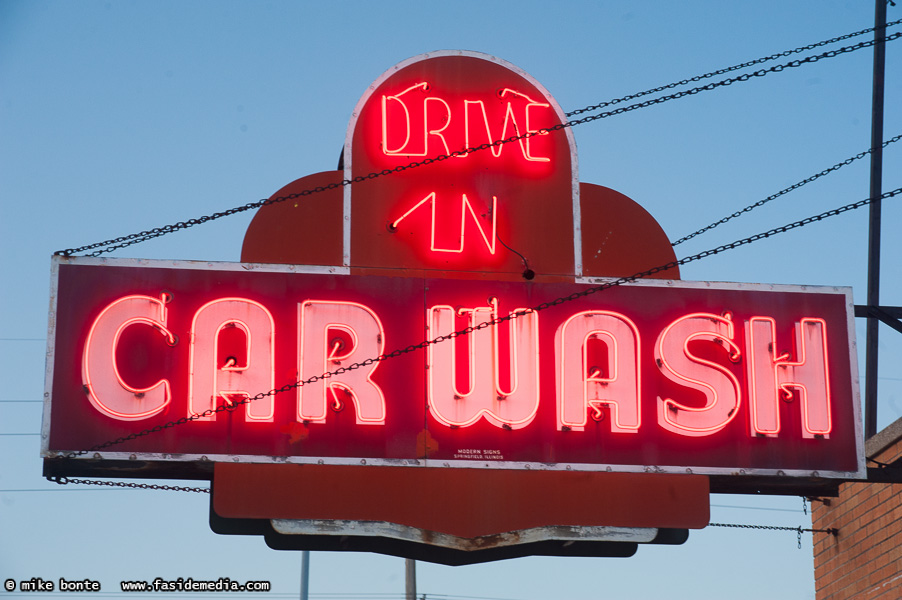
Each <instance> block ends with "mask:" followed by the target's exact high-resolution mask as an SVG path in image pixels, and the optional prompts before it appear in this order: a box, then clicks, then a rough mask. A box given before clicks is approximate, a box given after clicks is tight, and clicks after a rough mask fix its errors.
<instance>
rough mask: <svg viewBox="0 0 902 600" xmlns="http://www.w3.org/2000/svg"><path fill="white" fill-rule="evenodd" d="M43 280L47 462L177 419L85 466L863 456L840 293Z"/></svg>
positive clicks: (714, 469) (853, 462)
mask: <svg viewBox="0 0 902 600" xmlns="http://www.w3.org/2000/svg"><path fill="white" fill-rule="evenodd" d="M54 278H55V292H54V319H53V322H52V323H53V327H52V331H51V340H52V346H51V350H52V353H51V359H50V361H49V363H48V370H49V377H48V389H47V391H48V401H47V405H46V411H47V417H48V419H47V420H46V421H45V430H44V452H45V455H46V456H53V455H55V454H58V453H66V452H70V451H78V450H85V449H90V448H92V447H94V446H96V445H98V444H101V443H103V442H106V441H108V440H113V439H117V438H120V437H124V436H128V435H129V434H132V433H135V432H140V431H142V430H147V429H153V428H157V427H160V426H165V424H167V423H169V422H172V421H180V420H181V421H184V420H186V419H190V420H189V422H187V423H184V424H180V425H178V426H175V427H171V428H167V429H165V430H164V431H161V432H155V433H151V434H148V435H143V436H140V437H137V438H135V439H132V440H129V441H126V442H122V443H119V444H117V445H115V446H112V447H109V448H108V449H105V450H103V451H101V452H99V454H100V455H101V456H102V457H106V458H128V457H131V456H134V457H139V458H141V457H143V458H153V459H155V460H164V461H165V460H172V461H194V460H199V459H201V458H202V457H206V458H207V459H210V460H217V461H251V462H272V461H273V460H277V461H287V462H298V463H333V464H361V463H363V464H369V465H380V464H383V465H403V464H408V465H420V466H427V467H428V466H449V465H450V466H456V467H486V466H488V467H503V468H514V469H528V468H543V469H590V470H618V471H648V470H653V471H655V472H686V471H691V472H694V473H712V474H714V473H730V472H735V471H739V470H744V471H746V472H748V473H758V474H778V473H780V474H786V475H792V474H800V475H805V476H811V475H812V473H813V472H815V471H816V472H817V474H818V475H820V476H825V477H829V476H848V474H849V473H854V472H857V471H858V469H859V466H860V465H859V461H858V458H857V457H858V456H859V454H858V453H857V447H858V444H859V443H860V440H859V438H858V427H857V424H858V420H859V417H858V414H857V411H856V409H857V397H856V393H855V387H854V385H853V381H854V378H853V372H852V371H851V370H850V366H851V364H852V363H851V361H850V339H851V338H850V323H851V319H850V314H849V311H850V307H851V297H850V294H849V291H848V290H847V289H834V288H827V289H822V288H802V287H796V286H757V285H737V284H708V283H683V282H655V283H639V284H633V285H624V286H617V287H614V288H610V289H606V290H603V291H601V292H599V293H595V294H591V295H588V296H585V297H579V298H577V299H575V300H572V301H569V302H563V303H560V304H557V305H553V301H554V300H555V299H557V298H563V297H567V296H570V295H572V294H577V295H579V293H580V292H583V291H585V290H587V289H590V287H591V284H589V283H583V284H564V283H545V284H537V283H533V282H487V281H454V280H446V279H427V278H414V277H379V276H354V275H339V276H336V275H331V274H325V273H307V272H302V270H299V269H296V268H291V267H279V266H270V267H267V266H261V265H254V266H250V265H247V264H215V263H214V264H196V263H172V262H153V261H132V260H99V259H65V258H60V259H56V260H55V261H54ZM548 304H552V305H551V306H548ZM508 317H510V318H508ZM502 319H503V320H502ZM463 331H466V332H468V333H466V334H463V333H462V334H460V335H457V336H455V335H454V332H463ZM423 340H429V341H430V343H428V344H425V345H424V346H423V347H421V348H417V349H413V348H415V347H416V346H417V345H418V344H419V343H420V342H422V341H423ZM407 348H411V350H409V351H406V352H401V353H395V352H393V351H395V350H404V349H407ZM330 373H331V374H330ZM323 374H326V375H325V376H324V377H319V376H322V375H323ZM298 381H301V382H306V383H304V384H303V385H300V386H296V387H295V386H294V384H295V382H298ZM278 388H283V391H281V392H279V393H273V394H271V395H266V396H263V397H260V398H258V399H256V400H254V401H252V402H249V403H241V402H239V400H242V399H246V398H249V397H254V396H256V395H257V394H258V393H259V392H265V391H270V390H275V389H278ZM217 407H225V409H222V408H221V409H220V410H218V411H217V410H216V408H217ZM229 407H234V408H229ZM89 456H94V455H93V454H90V455H89Z"/></svg>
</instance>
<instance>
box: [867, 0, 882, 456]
mask: <svg viewBox="0 0 902 600" xmlns="http://www.w3.org/2000/svg"><path fill="white" fill-rule="evenodd" d="M874 27H875V28H876V29H874V39H875V40H879V39H881V38H885V37H886V0H876V8H875V13H874ZM885 64H886V42H884V41H881V42H877V43H876V44H874V77H873V90H872V95H871V188H870V197H871V198H879V197H880V195H881V194H882V193H883V77H884V72H885ZM880 213H881V207H880V200H876V201H874V202H872V203H871V205H870V224H869V227H868V306H869V307H871V306H879V305H880ZM879 326H880V321H879V320H878V319H877V318H876V317H870V316H869V317H868V320H867V338H866V344H867V347H866V355H865V380H864V381H865V391H864V406H865V409H864V411H865V415H864V422H865V438H870V437H873V436H874V435H876V434H877V376H878V364H879V363H878V360H877V355H878V337H877V336H878V328H879Z"/></svg>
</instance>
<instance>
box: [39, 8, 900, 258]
mask: <svg viewBox="0 0 902 600" xmlns="http://www.w3.org/2000/svg"><path fill="white" fill-rule="evenodd" d="M898 22H899V21H894V22H893V23H892V24H893V25H895V24H896V23H898ZM849 35H850V36H852V35H857V34H849ZM900 36H902V33H895V34H893V35H891V36H887V37H886V38H881V40H883V41H887V42H888V41H891V40H895V39H897V38H899V37H900ZM881 40H868V41H865V42H860V43H858V44H855V45H854V46H845V47H843V48H839V49H836V50H831V51H828V52H824V53H822V54H817V55H812V56H808V57H805V58H803V59H797V60H793V61H790V62H788V63H784V64H780V65H774V66H772V67H770V68H768V69H760V70H758V71H755V72H753V73H746V74H743V75H739V76H736V77H732V78H729V79H723V80H721V81H717V82H713V83H709V84H707V85H703V86H699V87H695V88H692V89H688V90H683V91H680V92H677V93H674V94H670V95H667V96H660V97H658V98H654V99H652V100H646V101H644V102H639V103H636V104H631V105H629V106H624V107H620V108H616V109H614V110H610V111H606V112H602V113H598V114H596V115H591V116H588V117H583V118H581V119H572V120H569V121H566V122H563V123H558V124H556V125H554V126H552V127H549V128H547V129H540V130H537V131H528V132H526V133H524V134H520V135H513V136H510V137H508V138H506V139H499V140H495V141H493V142H491V143H485V144H480V145H478V146H472V147H469V148H464V149H462V150H457V151H454V152H451V153H449V154H441V155H438V156H435V157H432V158H426V159H423V160H420V161H415V162H411V163H408V164H406V165H399V166H397V167H395V168H393V169H383V170H381V171H374V172H372V173H369V174H367V175H358V176H357V177H353V178H351V179H343V180H341V181H340V182H334V183H330V184H328V185H324V186H318V187H315V188H310V189H306V190H303V191H300V192H297V193H294V194H288V195H286V196H276V197H272V198H269V199H265V200H258V201H256V202H249V203H248V204H245V205H243V206H238V207H235V208H231V209H229V210H225V211H222V212H217V213H213V214H211V215H207V216H203V217H198V218H195V219H188V220H187V221H179V222H178V223H173V224H170V225H164V226H162V227H155V228H154V229H149V230H145V231H141V232H138V233H132V234H129V235H125V236H121V237H117V238H112V239H109V240H106V241H103V242H96V243H94V244H88V245H86V246H80V247H78V248H69V249H67V250H58V251H57V252H55V254H56V255H58V256H74V255H77V254H80V253H82V252H87V251H89V250H92V251H93V252H90V253H88V254H86V255H85V256H91V257H98V256H102V255H103V254H106V253H108V252H113V251H115V250H119V249H122V248H127V247H129V246H133V245H135V244H139V243H141V242H145V241H147V240H151V239H154V238H158V237H161V236H164V235H167V234H169V233H174V232H176V231H180V230H182V229H188V228H190V227H194V226H195V225H200V224H203V223H207V222H209V221H215V220H217V219H221V218H223V217H228V216H231V215H234V214H238V213H242V212H245V211H248V210H253V209H255V208H260V207H262V206H268V205H270V204H278V203H280V202H286V201H288V200H296V199H298V198H302V197H305V196H310V195H312V194H317V193H320V192H324V191H326V190H333V189H337V188H341V187H344V186H347V185H352V184H355V183H361V182H363V181H368V180H371V179H376V178H378V177H384V176H386V175H391V174H393V173H401V172H403V171H406V170H408V169H413V168H417V167H423V166H427V165H430V164H433V163H437V162H442V161H445V160H448V159H450V158H454V157H458V156H465V155H467V154H469V153H470V152H480V151H484V150H488V149H490V148H497V147H500V146H502V145H503V144H510V143H513V142H516V141H519V140H524V139H529V138H532V137H534V136H537V135H545V134H548V133H551V132H554V131H560V130H563V129H565V128H568V127H576V126H577V125H583V124H585V123H591V122H592V121H597V120H599V119H605V118H608V117H612V116H615V115H620V114H624V113H627V112H631V111H634V110H637V109H640V108H646V107H649V106H652V105H655V104H661V103H664V102H668V101H670V100H676V99H678V98H683V97H685V96H693V95H695V94H699V93H701V92H706V91H711V90H714V89H717V88H719V87H724V86H728V85H732V84H733V83H737V82H743V81H748V80H749V79H751V78H753V77H764V76H765V75H767V74H769V73H778V72H780V71H783V70H784V69H788V68H794V67H800V66H802V65H804V64H809V63H815V62H818V61H819V60H822V59H825V58H833V57H835V56H839V55H840V54H845V53H848V52H853V51H855V50H860V49H862V48H868V47H870V46H873V45H874V44H875V43H877V42H878V41H881ZM825 43H829V42H825ZM815 47H816V46H815ZM643 95H644V94H643ZM596 106H597V107H600V106H606V105H605V104H602V105H596ZM588 109H591V110H594V108H592V107H587V109H581V110H580V111H574V113H570V114H577V113H582V112H585V110H588Z"/></svg>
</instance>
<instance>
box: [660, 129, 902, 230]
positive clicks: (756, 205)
mask: <svg viewBox="0 0 902 600" xmlns="http://www.w3.org/2000/svg"><path fill="white" fill-rule="evenodd" d="M900 139H902V134H900V135H897V136H896V137H894V138H892V139H890V140H887V141H885V142H883V145H882V146H881V148H886V147H887V146H889V145H890V144H892V143H894V142H898V141H899V140H900ZM872 152H874V148H869V149H867V150H865V151H864V152H859V153H858V154H856V155H855V156H851V157H849V158H847V159H846V160H844V161H842V162H839V163H836V164H835V165H833V166H832V167H830V168H829V169H824V170H823V171H821V172H820V173H818V174H816V175H812V176H811V177H809V178H808V179H803V180H802V181H799V182H798V183H795V184H793V185H791V186H789V187H788V188H785V189H782V190H780V191H779V192H777V193H776V194H771V195H770V196H768V197H767V198H765V199H764V200H759V201H758V202H755V203H754V204H750V205H748V206H746V207H745V208H743V209H742V210H738V211H736V212H734V213H733V214H732V215H729V216H726V217H724V218H722V219H720V220H719V221H715V222H713V223H711V224H710V225H707V226H705V227H702V228H701V229H699V230H698V231H695V232H694V233H690V234H689V235H687V236H685V237H682V238H680V239H678V240H677V241H675V242H674V243H673V245H674V246H679V245H680V244H682V243H683V242H688V241H689V240H691V239H692V238H694V237H696V236H699V235H701V234H703V233H705V232H706V231H710V230H712V229H714V228H715V227H719V226H721V225H723V224H724V223H726V222H727V221H730V220H732V219H735V218H736V217H739V216H742V215H743V214H745V213H747V212H751V211H753V210H755V209H756V208H759V207H761V206H764V205H765V204H767V203H768V202H770V201H771V200H776V199H777V198H779V197H780V196H783V195H784V194H788V193H789V192H792V191H794V190H797V189H799V188H800V187H802V186H803V185H805V184H807V183H811V182H812V181H815V180H817V179H820V178H821V177H823V176H824V175H828V174H830V173H832V172H834V171H838V170H839V169H841V168H843V167H845V166H846V165H850V164H852V163H853V162H855V161H856V160H859V159H862V158H864V157H865V156H867V155H869V154H871V153H872Z"/></svg>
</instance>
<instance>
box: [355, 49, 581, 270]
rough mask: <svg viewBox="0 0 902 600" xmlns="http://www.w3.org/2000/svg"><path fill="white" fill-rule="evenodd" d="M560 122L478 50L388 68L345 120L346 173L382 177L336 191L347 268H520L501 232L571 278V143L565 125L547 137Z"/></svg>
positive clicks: (538, 92)
mask: <svg viewBox="0 0 902 600" xmlns="http://www.w3.org/2000/svg"><path fill="white" fill-rule="evenodd" d="M565 120H566V117H565V116H564V113H563V111H561V109H560V107H559V106H558V105H557V103H556V102H555V101H554V99H553V98H552V97H551V95H550V94H549V93H548V92H547V91H546V90H545V89H544V88H543V87H542V86H541V85H540V84H539V83H538V82H537V81H535V80H534V79H533V78H531V77H530V76H529V75H527V74H526V73H524V72H523V71H521V70H519V69H517V68H516V67H514V66H513V65H510V64H509V63H506V62H504V61H502V60H500V59H497V58H493V57H489V56H487V55H483V54H479V53H475V52H448V53H441V52H440V53H435V54H432V55H429V56H423V57H417V58H416V59H411V60H410V61H405V62H404V63H401V64H399V65H397V66H396V67H395V68H393V69H390V70H389V71H387V72H386V73H385V75H383V76H382V77H381V78H379V79H378V80H377V81H376V82H375V83H374V84H373V85H372V86H371V87H370V89H369V90H368V91H367V93H366V94H364V96H363V97H362V98H361V100H360V102H359V103H358V105H357V108H356V109H355V110H354V113H353V117H352V119H351V123H350V124H349V126H348V136H347V139H346V142H345V149H344V155H343V156H344V161H343V163H344V176H345V178H348V179H353V178H355V177H359V176H366V175H368V174H369V173H373V172H376V173H389V172H391V177H384V178H379V179H378V180H373V181H372V182H369V181H367V182H366V183H364V184H363V185H359V186H348V187H346V188H345V190H344V198H343V200H344V202H343V215H342V230H343V231H342V233H343V235H342V239H343V260H344V264H345V265H346V266H349V267H350V266H354V267H385V268H417V269H439V270H447V269H448V268H451V269H454V270H479V271H483V272H495V273H502V272H508V273H514V274H517V275H519V274H520V273H521V272H522V271H523V267H522V262H521V259H520V257H519V256H518V255H517V254H516V253H515V252H513V251H509V250H501V248H500V246H501V245H500V244H498V243H497V241H498V239H502V240H504V244H506V245H507V246H508V247H510V248H515V249H516V252H517V253H520V255H523V256H528V257H529V259H528V260H530V261H538V262H539V266H540V268H541V269H542V271H543V272H544V273H555V274H564V273H568V274H572V273H573V272H574V267H576V266H578V265H579V264H580V256H578V255H579V254H580V253H581V252H582V248H581V245H580V239H581V238H580V228H579V226H578V225H577V224H576V221H577V220H578V215H579V189H578V185H577V183H576V182H575V180H574V176H575V173H576V146H575V143H574V141H573V137H572V134H571V133H570V132H569V130H567V129H565V130H563V131H560V132H559V133H557V134H554V135H552V134H551V133H549V130H550V129H551V128H554V127H556V126H560V125H561V124H562V123H563V122H564V121H565ZM515 137H516V138H519V139H513V140H512V139H511V138H515ZM499 140H510V141H509V143H503V144H501V143H497V142H498V141H499ZM470 148H482V149H481V150H479V151H476V152H474V151H470ZM412 161H425V163H426V164H424V165H423V166H420V167H418V168H415V169H408V168H406V167H407V165H408V164H409V163H410V162H412ZM489 174H490V176H487V175H489ZM524 181H528V185H524ZM427 205H428V206H427ZM560 234H564V235H566V236H569V237H570V239H571V242H570V243H569V244H566V243H565V244H563V245H562V244H561V239H560ZM552 239H554V240H555V243H550V242H551V240H552ZM561 246H562V247H561ZM551 248H553V249H551ZM546 261H547V262H546ZM577 270H578V269H577Z"/></svg>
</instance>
